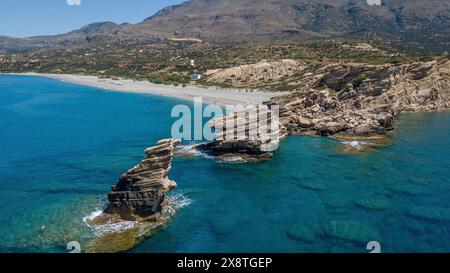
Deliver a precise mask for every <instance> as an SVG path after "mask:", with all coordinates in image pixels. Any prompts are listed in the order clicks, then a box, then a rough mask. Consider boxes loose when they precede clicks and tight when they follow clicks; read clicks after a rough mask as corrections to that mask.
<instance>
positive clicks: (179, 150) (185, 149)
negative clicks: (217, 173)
mask: <svg viewBox="0 0 450 273" xmlns="http://www.w3.org/2000/svg"><path fill="white" fill-rule="evenodd" d="M198 145H199V144H198V143H197V144H191V145H178V146H177V147H176V148H175V155H179V156H189V157H204V158H212V156H210V155H208V154H206V153H203V152H202V151H199V150H198V149H196V148H195V147H196V146H198Z"/></svg>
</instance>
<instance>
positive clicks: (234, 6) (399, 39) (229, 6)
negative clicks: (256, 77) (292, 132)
mask: <svg viewBox="0 0 450 273" xmlns="http://www.w3.org/2000/svg"><path fill="white" fill-rule="evenodd" d="M168 37H172V38H173V37H192V38H198V39H201V40H204V41H208V42H214V43H230V42H231V43H235V42H248V41H251V42H253V41H256V42H276V41H286V40H300V41H303V40H308V39H317V38H334V37H349V38H356V39H361V40H367V39H386V40H389V41H391V42H393V43H397V44H401V45H404V46H406V47H408V48H411V49H414V50H418V51H447V50H448V48H450V1H445V0H428V1H423V0H382V5H380V6H378V5H369V4H368V3H367V0H334V1H329V0H257V1H255V0H192V1H187V2H184V3H182V4H179V5H175V6H171V7H167V8H165V9H163V10H161V11H159V12H157V13H156V14H155V15H153V16H151V17H148V18H147V19H145V20H144V21H142V22H141V23H137V24H125V25H117V24H115V23H112V22H102V23H94V24H90V25H88V26H85V27H83V28H81V29H80V30H76V31H72V32H69V33H66V34H62V35H56V36H40V37H31V38H24V39H15V38H10V37H0V52H2V53H20V52H33V51H37V50H46V49H55V48H79V47H89V46H91V45H98V44H102V43H116V42H127V41H147V40H152V39H166V38H168Z"/></svg>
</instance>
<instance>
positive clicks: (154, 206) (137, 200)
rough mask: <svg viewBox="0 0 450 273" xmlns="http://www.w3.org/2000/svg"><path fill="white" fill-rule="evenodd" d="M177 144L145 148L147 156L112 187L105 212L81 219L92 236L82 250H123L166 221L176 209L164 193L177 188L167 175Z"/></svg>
mask: <svg viewBox="0 0 450 273" xmlns="http://www.w3.org/2000/svg"><path fill="white" fill-rule="evenodd" d="M179 143H180V141H179V140H174V139H165V140H161V141H159V142H158V143H157V145H156V146H154V147H151V148H148V149H146V150H145V153H146V155H147V157H146V158H145V159H144V160H143V161H142V162H141V163H139V164H138V165H137V166H136V167H134V168H132V169H131V170H129V171H128V172H126V173H125V174H123V175H122V176H121V177H120V179H119V182H118V183H117V185H114V186H112V191H111V192H110V193H109V194H108V200H109V205H108V207H107V209H106V210H105V211H104V212H103V213H101V214H100V215H96V216H93V217H86V218H85V222H86V224H87V225H88V226H89V227H90V228H91V229H92V230H93V231H94V233H95V236H94V237H93V238H90V240H88V241H87V242H86V243H84V247H83V250H84V251H86V252H100V253H104V252H119V251H126V250H128V249H131V248H132V247H134V246H135V245H136V244H139V243H140V242H141V241H142V240H143V239H144V238H146V237H148V236H151V235H152V234H153V233H154V232H156V230H158V229H159V228H161V227H162V226H164V225H166V224H167V223H168V222H169V221H170V219H171V218H172V217H173V215H174V214H175V213H176V210H177V209H176V205H175V204H173V203H172V202H169V198H168V197H167V196H166V194H167V193H168V192H169V191H171V190H172V189H174V188H175V187H176V186H177V185H176V183H175V182H174V181H171V180H170V179H169V178H168V173H169V170H170V168H171V165H172V157H173V150H174V148H175V146H177V145H178V144H179Z"/></svg>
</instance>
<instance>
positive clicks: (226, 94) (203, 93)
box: [14, 73, 281, 106]
mask: <svg viewBox="0 0 450 273" xmlns="http://www.w3.org/2000/svg"><path fill="white" fill-rule="evenodd" d="M14 75H25V76H41V77H47V78H51V79H57V80H61V81H64V82H68V83H74V84H81V85H87V86H92V87H96V88H99V89H105V90H111V91H119V92H129V93H140V94H152V95H160V96H167V97H173V98H179V99H185V100H193V99H194V98H196V97H201V98H202V99H203V102H205V103H211V104H217V105H221V106H226V105H247V104H260V103H262V102H264V101H267V100H269V99H270V98H272V97H275V96H278V95H281V93H279V92H264V91H257V90H252V91H246V90H238V89H223V88H216V87H211V88H201V87H192V86H187V87H182V86H170V85H162V84H153V83H150V82H147V81H134V80H112V79H101V78H99V77H95V76H81V75H70V74H40V73H22V74H14Z"/></svg>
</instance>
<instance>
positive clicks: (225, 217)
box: [0, 76, 450, 252]
mask: <svg viewBox="0 0 450 273" xmlns="http://www.w3.org/2000/svg"><path fill="white" fill-rule="evenodd" d="M180 102H181V101H179V100H173V99H168V98H162V97H156V96H151V95H138V94H126V93H116V92H108V93H103V92H102V93H100V92H96V89H95V88H90V87H84V86H77V85H72V84H67V83H63V82H58V81H54V80H49V79H43V78H36V77H23V76H22V77H19V76H0V117H1V119H0V128H1V131H0V147H1V148H0V223H1V226H0V238H2V240H1V241H0V251H1V252H17V251H20V252H29V251H38V252H65V251H66V250H65V244H66V243H67V242H68V241H73V240H83V239H84V238H85V237H86V236H87V235H88V234H90V233H89V232H90V230H89V228H88V227H87V226H86V224H85V223H84V222H83V218H84V217H86V216H88V215H89V214H91V213H92V212H94V211H96V210H98V209H100V208H101V207H102V206H104V204H105V201H106V200H105V199H106V193H107V192H108V190H109V189H110V185H111V184H114V183H115V182H116V181H117V177H118V176H119V175H120V174H121V173H123V172H124V171H126V170H127V169H129V168H130V167H132V166H134V165H135V164H136V163H138V162H139V161H140V160H141V159H142V157H143V150H144V149H145V148H146V147H148V146H151V145H153V144H154V142H155V141H157V140H158V139H161V138H166V137H169V136H170V129H171V128H170V127H171V124H172V122H173V121H174V120H175V119H173V118H171V117H170V111H171V108H172V106H174V105H176V104H179V103H180ZM181 103H182V102H181ZM449 132H450V113H449V112H440V113H426V114H403V115H402V116H401V118H400V120H399V122H398V130H397V131H396V132H395V133H394V134H392V135H391V136H390V138H391V141H392V142H393V144H392V145H388V146H384V147H381V148H378V149H376V150H374V151H371V152H365V151H363V150H358V149H359V147H360V145H356V143H346V144H343V143H340V142H339V141H336V140H332V139H326V138H315V137H289V138H287V139H286V140H284V141H283V142H282V144H281V146H280V149H279V151H278V152H277V153H276V155H275V157H274V158H273V159H272V160H270V161H267V162H263V163H252V164H220V163H215V162H213V161H212V160H211V159H208V158H202V157H197V158H177V159H175V162H174V167H173V169H172V171H171V177H172V178H173V179H174V180H176V181H177V182H178V186H179V187H178V189H177V190H175V191H174V193H173V194H174V195H177V196H183V198H181V200H182V202H187V201H186V200H189V202H188V203H189V205H188V206H187V207H184V208H182V209H181V211H180V212H179V213H178V215H177V216H176V217H175V218H174V219H173V220H172V221H171V223H170V224H169V225H168V226H167V227H166V228H165V229H163V230H161V231H159V232H158V233H156V234H155V235H154V236H152V237H151V238H149V239H147V240H146V241H144V242H143V243H142V244H140V245H138V246H137V247H135V248H134V249H132V250H131V252H367V250H366V244H367V242H369V241H372V240H377V241H379V242H380V243H381V246H382V251H384V252H441V251H450V203H449V202H448V198H449V195H450V179H449V172H450V168H449V163H448V162H450V149H449V147H450V139H449ZM343 145H344V146H343ZM349 146H350V149H351V148H352V147H354V148H355V149H357V151H354V152H351V153H349V152H348V150H349ZM184 198H188V199H184ZM42 226H45V230H43V231H41V227H42ZM90 236H91V235H90Z"/></svg>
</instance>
